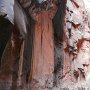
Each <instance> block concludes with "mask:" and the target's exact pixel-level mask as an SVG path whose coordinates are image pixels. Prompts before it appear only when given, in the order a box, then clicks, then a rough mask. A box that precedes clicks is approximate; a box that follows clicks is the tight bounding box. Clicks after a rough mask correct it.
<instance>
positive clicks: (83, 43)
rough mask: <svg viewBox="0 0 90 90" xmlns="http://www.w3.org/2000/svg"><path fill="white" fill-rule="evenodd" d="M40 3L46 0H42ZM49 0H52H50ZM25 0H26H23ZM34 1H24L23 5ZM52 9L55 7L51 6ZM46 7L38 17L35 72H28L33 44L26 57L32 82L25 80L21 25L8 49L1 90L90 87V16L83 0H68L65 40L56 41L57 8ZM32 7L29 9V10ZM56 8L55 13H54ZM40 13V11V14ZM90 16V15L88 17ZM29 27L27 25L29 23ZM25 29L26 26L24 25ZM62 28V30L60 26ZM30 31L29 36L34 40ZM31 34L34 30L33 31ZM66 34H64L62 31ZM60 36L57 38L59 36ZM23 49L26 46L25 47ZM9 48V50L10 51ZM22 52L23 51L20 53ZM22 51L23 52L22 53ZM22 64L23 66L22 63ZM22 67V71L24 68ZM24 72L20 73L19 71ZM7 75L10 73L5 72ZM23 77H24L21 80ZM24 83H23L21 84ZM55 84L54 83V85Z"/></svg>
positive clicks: (33, 55) (35, 42) (33, 15)
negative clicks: (54, 22)
mask: <svg viewBox="0 0 90 90" xmlns="http://www.w3.org/2000/svg"><path fill="white" fill-rule="evenodd" d="M38 1H39V2H40V3H41V2H42V1H45V0H38ZM47 1H48V0H47ZM21 2H22V3H24V2H23V0H21ZM29 5H30V1H29V2H28V4H27V3H26V4H25V5H24V4H23V5H22V6H23V8H26V7H28V6H29ZM50 9H51V8H50ZM50 9H49V11H48V10H47V11H44V10H42V11H41V12H39V13H38V14H37V13H36V12H34V13H33V14H32V15H31V12H28V14H29V15H31V17H34V18H33V19H34V20H35V23H34V25H35V26H33V28H32V30H33V48H32V50H33V51H32V61H33V63H32V65H31V64H30V65H31V66H32V67H31V73H30V72H28V70H27V68H29V66H28V65H29V63H28V60H29V59H27V58H30V56H29V55H30V53H31V51H30V50H29V49H30V48H31V46H30V45H26V46H28V50H25V51H28V52H27V53H26V54H28V55H27V56H25V57H24V58H25V59H26V61H27V62H26V61H25V65H27V66H25V70H26V72H25V73H27V72H28V73H30V74H28V75H29V76H28V79H29V80H28V81H29V82H28V83H26V82H24V80H22V79H25V77H24V75H23V74H25V73H23V72H22V71H23V68H22V67H23V63H21V64H22V65H21V64H20V60H21V59H23V55H22V54H21V53H23V52H20V48H21V49H23V48H22V47H21V45H22V38H21V37H20V35H19V32H18V30H17V27H15V28H14V29H15V30H14V34H13V35H12V40H11V41H10V42H9V44H10V45H9V46H8V48H7V50H6V52H5V55H4V57H3V59H4V60H3V63H2V68H1V69H2V70H1V72H0V90H3V89H4V90H21V89H22V90H81V89H82V90H83V89H84V90H85V89H86V90H87V89H88V90H89V89H90V84H89V83H90V55H89V54H90V16H89V12H88V11H87V10H86V9H85V5H84V2H83V0H67V4H66V15H65V20H64V21H65V24H64V33H63V34H64V37H63V43H62V42H60V43H59V44H58V43H57V41H54V30H53V23H52V18H53V16H54V14H55V13H56V10H57V8H56V7H55V8H54V9H51V11H50ZM28 11H29V10H28ZM51 12H52V13H51ZM35 13H36V14H37V15H36V14H35ZM88 17H89V18H88ZM25 28H26V27H25ZM23 29H24V28H23ZM57 31H58V30H57ZM29 34H30V31H28V36H27V38H28V40H27V41H26V42H27V43H29V44H30V43H31V42H29V40H30V38H31V37H30V36H29ZM30 35H31V34H30ZM61 36H62V35H61ZM55 39H56V38H55ZM22 51H23V50H22ZM8 52H9V53H8ZM19 53H20V54H19ZM20 55H21V56H20ZM20 65H21V67H20ZM20 70H22V71H20ZM19 72H20V73H19ZM5 75H7V76H5ZM19 80H20V81H19ZM19 84H20V85H19ZM53 84H54V85H53Z"/></svg>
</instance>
